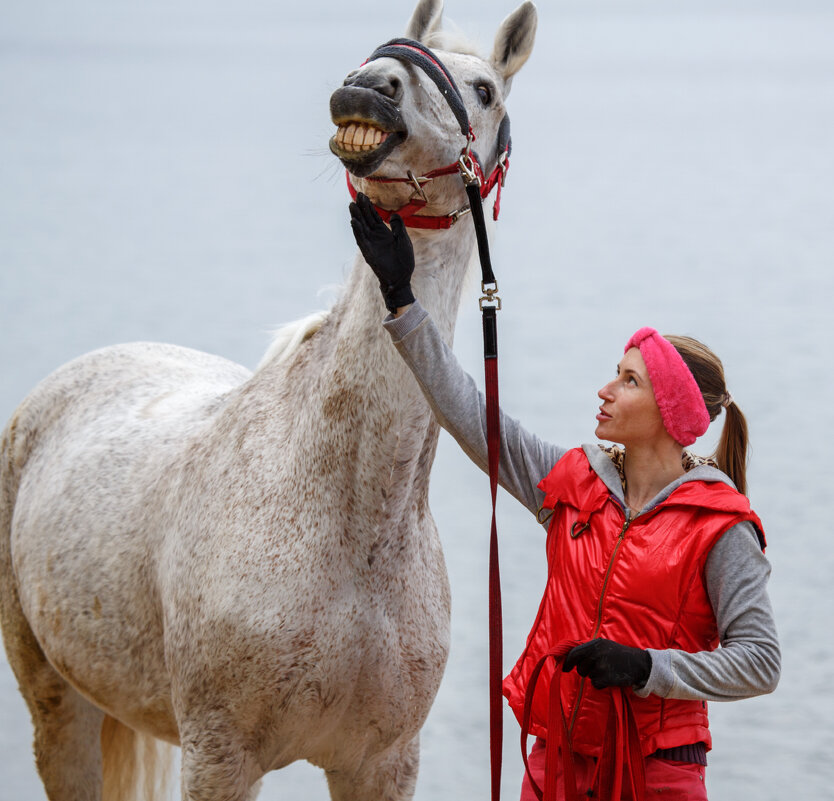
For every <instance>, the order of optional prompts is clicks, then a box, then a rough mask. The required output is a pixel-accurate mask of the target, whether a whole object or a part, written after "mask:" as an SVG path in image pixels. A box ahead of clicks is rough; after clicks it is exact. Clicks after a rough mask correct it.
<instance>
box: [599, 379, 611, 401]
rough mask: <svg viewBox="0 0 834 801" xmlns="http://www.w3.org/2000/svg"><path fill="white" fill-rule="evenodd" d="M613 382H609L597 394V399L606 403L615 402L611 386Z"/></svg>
mask: <svg viewBox="0 0 834 801" xmlns="http://www.w3.org/2000/svg"><path fill="white" fill-rule="evenodd" d="M613 383H614V382H613V381H609V382H608V383H607V384H606V385H605V386H604V387H603V388H602V389H601V390H600V391H599V392H597V397H598V398H599V399H600V400H604V401H612V400H614V394H613V393H612V392H611V385H612V384H613Z"/></svg>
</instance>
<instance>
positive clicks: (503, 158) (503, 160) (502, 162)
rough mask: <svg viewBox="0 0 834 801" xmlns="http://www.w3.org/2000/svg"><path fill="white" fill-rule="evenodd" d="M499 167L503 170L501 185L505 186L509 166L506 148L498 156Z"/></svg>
mask: <svg viewBox="0 0 834 801" xmlns="http://www.w3.org/2000/svg"><path fill="white" fill-rule="evenodd" d="M498 167H499V169H500V170H501V179H500V180H501V186H504V181H506V180H507V169H508V168H509V165H508V164H507V151H506V150H505V151H504V152H503V153H502V154H501V155H500V156H499V157H498Z"/></svg>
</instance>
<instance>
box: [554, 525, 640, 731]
mask: <svg viewBox="0 0 834 801" xmlns="http://www.w3.org/2000/svg"><path fill="white" fill-rule="evenodd" d="M630 525H631V513H630V512H626V513H625V523H623V527H622V529H621V530H620V534H619V536H618V537H617V544H616V545H615V546H614V550H613V551H612V552H611V558H610V559H609V560H608V568H607V570H606V571H605V578H604V579H603V582H602V591H601V592H600V594H599V605H598V606H597V619H596V623H595V624H594V632H593V635H592V636H591V639H592V640H593V639H595V638H596V636H597V634H599V630H600V628H601V627H602V606H603V604H604V603H605V593H606V591H607V590H608V582H609V580H610V579H611V573H612V571H613V570H614V561H615V560H616V558H617V554H618V553H619V552H620V548H621V547H622V544H623V540H624V539H625V535H626V531H628V527H629V526H630ZM586 681H587V679H586V678H585V677H583V678H582V680H581V681H580V682H579V692H578V693H577V694H576V703H575V704H574V705H573V714H572V715H571V716H570V724H569V725H568V732H569V733H570V734H573V726H574V724H575V723H576V716H577V715H578V714H579V706H580V704H581V702H582V696H583V694H584V692H585V682H586Z"/></svg>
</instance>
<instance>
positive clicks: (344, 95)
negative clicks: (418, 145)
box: [330, 86, 408, 178]
mask: <svg viewBox="0 0 834 801" xmlns="http://www.w3.org/2000/svg"><path fill="white" fill-rule="evenodd" d="M330 118H331V119H332V120H333V123H334V124H335V125H336V126H338V127H337V130H336V134H335V135H334V136H333V137H331V139H330V150H331V152H332V153H333V154H334V155H335V156H336V157H337V158H338V159H339V160H340V161H341V162H342V164H344V166H345V168H346V169H347V170H348V171H349V172H350V173H351V174H352V175H355V176H356V177H357V178H364V177H366V176H368V175H370V174H371V173H372V172H374V171H375V170H376V169H377V168H378V167H379V165H380V164H382V162H383V161H385V159H386V158H388V156H389V155H390V154H391V152H392V151H393V150H394V149H395V148H396V147H398V146H399V145H401V144H402V143H403V142H404V141H405V140H406V139H407V138H408V129H407V127H406V125H405V122H404V121H403V118H402V115H401V114H400V110H399V109H398V108H397V106H396V105H395V104H394V103H393V102H392V101H391V100H389V99H388V98H387V97H386V96H385V95H383V94H381V93H380V92H378V91H376V90H374V89H371V88H365V87H360V86H343V87H341V88H340V89H337V90H336V91H335V92H334V93H333V94H332V96H331V97H330Z"/></svg>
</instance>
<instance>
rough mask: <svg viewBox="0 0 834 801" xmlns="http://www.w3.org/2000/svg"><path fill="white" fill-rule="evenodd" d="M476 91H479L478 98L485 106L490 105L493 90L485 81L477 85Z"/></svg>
mask: <svg viewBox="0 0 834 801" xmlns="http://www.w3.org/2000/svg"><path fill="white" fill-rule="evenodd" d="M475 91H476V92H477V93H478V99H479V100H480V101H481V103H483V104H484V105H485V106H488V105H489V104H490V103H491V102H492V90H491V89H490V88H489V87H488V86H487V85H486V84H485V83H480V84H478V85H477V86H476V87H475Z"/></svg>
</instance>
